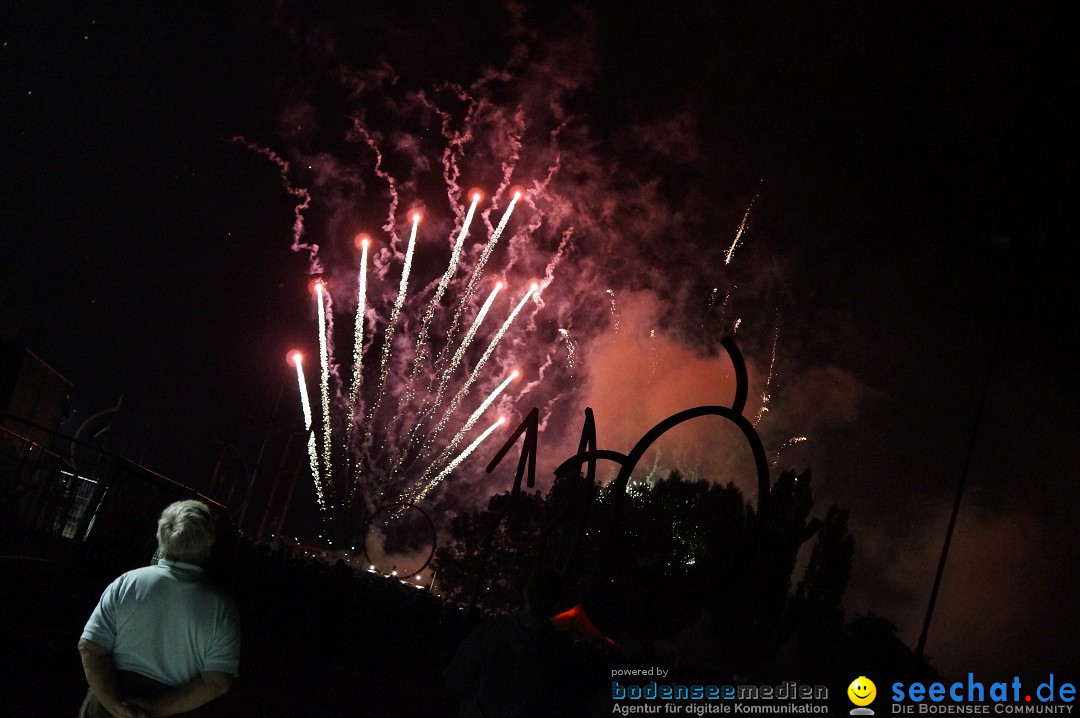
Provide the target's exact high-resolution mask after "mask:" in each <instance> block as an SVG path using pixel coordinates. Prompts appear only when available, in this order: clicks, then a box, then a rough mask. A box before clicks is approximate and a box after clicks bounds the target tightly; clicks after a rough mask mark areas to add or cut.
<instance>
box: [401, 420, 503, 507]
mask: <svg viewBox="0 0 1080 718" xmlns="http://www.w3.org/2000/svg"><path fill="white" fill-rule="evenodd" d="M505 421H506V419H499V420H498V421H496V422H495V423H494V424H492V425H491V426H489V427H488V428H487V429H485V430H484V433H483V434H481V435H480V436H478V437H476V439H475V440H474V441H473V442H472V443H471V444H469V445H468V446H467V447H465V450H464V451H462V452H461V453H460V454H458V455H457V457H456V458H455V459H454V460H453V461H451V462H450V463H449V464H447V465H446V468H445V469H443V470H442V471H440V472H439V475H438V476H436V477H435V478H434V479H432V480H431V481H430V482H429V483H428V485H427V486H425V487H424V488H423V489H421V490H420V492H419V493H418V494H417V495H416V498H415V499H413V503H415V502H418V501H420V500H422V499H423V498H424V497H425V496H427V495H428V492H430V491H431V490H432V489H433V488H435V487H436V486H438V485H439V482H441V481H442V480H443V479H445V478H446V477H447V476H449V475H450V474H451V473H452V472H453V471H454V469H456V468H457V467H458V466H459V465H460V464H461V462H462V461H464V460H465V459H467V458H469V455H470V454H472V452H474V451H476V447H478V446H480V444H482V443H484V440H485V439H487V438H488V437H489V436H491V433H492V432H493V431H495V430H496V429H498V428H499V427H500V426H502V425H503V423H504V422H505Z"/></svg>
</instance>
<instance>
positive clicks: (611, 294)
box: [606, 289, 619, 341]
mask: <svg viewBox="0 0 1080 718" xmlns="http://www.w3.org/2000/svg"><path fill="white" fill-rule="evenodd" d="M606 292H607V295H608V299H609V300H611V316H613V317H614V318H615V335H616V336H618V334H619V310H618V309H617V308H616V307H615V291H614V290H612V289H608V290H606ZM613 341H614V340H613Z"/></svg>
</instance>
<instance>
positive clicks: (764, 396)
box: [735, 309, 780, 426]
mask: <svg viewBox="0 0 1080 718" xmlns="http://www.w3.org/2000/svg"><path fill="white" fill-rule="evenodd" d="M735 326H736V327H738V322H736V324H735ZM779 340H780V310H779V309H777V310H776V328H775V329H774V330H773V339H772V354H771V355H770V357H769V374H768V376H767V377H766V378H765V388H764V389H763V390H762V391H761V408H759V409H758V412H757V416H755V417H754V426H757V425H758V423H759V422H760V421H761V419H762V417H763V416H765V414H767V413H768V411H769V401H770V400H771V399H772V394H770V393H769V392H770V390H771V387H772V380H773V369H774V368H775V366H776V344H777V342H778V341H779Z"/></svg>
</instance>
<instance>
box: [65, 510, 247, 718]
mask: <svg viewBox="0 0 1080 718" xmlns="http://www.w3.org/2000/svg"><path fill="white" fill-rule="evenodd" d="M214 535H215V534H214V524H213V520H212V519H211V517H210V509H209V507H207V505H206V504H204V503H203V502H201V501H178V502H176V503H174V504H171V505H170V506H168V507H167V508H166V509H165V510H164V511H163V512H162V513H161V518H160V519H159V520H158V529H157V540H158V549H159V555H160V560H159V561H158V562H157V564H156V565H152V566H147V567H145V568H138V569H135V570H134V571H128V572H127V573H125V574H123V575H122V576H120V577H119V578H118V579H116V580H115V581H113V582H112V583H111V584H109V586H108V588H106V589H105V592H104V593H103V594H102V595H101V600H100V601H99V602H98V605H97V607H96V608H95V609H94V612H93V613H92V614H91V615H90V620H89V621H87V623H86V628H84V629H83V633H82V638H80V639H79V653H80V654H81V656H82V663H83V671H84V672H85V673H86V680H87V682H88V683H89V684H90V691H89V692H88V693H87V695H86V700H85V701H83V705H82V709H81V710H80V712H79V715H80V718H97V717H99V716H101V717H104V716H107V715H110V714H111V715H114V716H121V717H122V718H142V717H144V716H153V717H156V716H170V715H179V714H182V713H186V712H188V711H192V710H195V709H196V708H198V707H199V706H201V705H204V704H205V703H208V702H210V701H212V700H214V699H215V698H217V697H219V696H221V695H223V694H225V693H226V692H227V691H228V690H229V688H231V687H232V683H233V679H234V678H235V676H236V671H237V667H238V665H239V662H240V625H239V621H238V619H237V613H236V606H235V605H234V604H233V601H232V599H231V598H229V597H228V596H226V595H225V594H224V593H222V592H221V591H220V590H218V589H217V588H215V587H214V586H212V585H211V584H210V583H209V582H208V581H207V580H206V575H205V571H204V569H203V565H204V564H205V563H206V561H207V558H208V557H209V555H210V548H211V546H212V545H213V543H214Z"/></svg>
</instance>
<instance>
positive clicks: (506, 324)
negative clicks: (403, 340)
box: [429, 284, 539, 443]
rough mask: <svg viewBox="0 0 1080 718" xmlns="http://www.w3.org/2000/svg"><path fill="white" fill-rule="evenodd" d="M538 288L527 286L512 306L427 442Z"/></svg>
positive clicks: (449, 413) (439, 429)
mask: <svg viewBox="0 0 1080 718" xmlns="http://www.w3.org/2000/svg"><path fill="white" fill-rule="evenodd" d="M538 289H539V287H538V286H537V285H535V284H534V285H532V286H531V287H529V291H527V292H526V293H525V296H524V297H522V298H521V301H520V302H518V303H517V306H516V307H514V311H512V312H510V316H508V317H507V318H506V321H505V322H503V325H502V326H501V327H499V331H498V332H496V333H495V336H493V337H492V338H491V342H490V343H489V344H488V347H487V349H485V350H484V354H483V356H481V357H480V361H478V362H477V363H476V366H475V367H474V368H473V370H472V374H470V375H469V378H468V379H467V380H466V381H465V384H464V385H462V387H461V388H460V389H458V391H457V394H455V395H454V398H453V399H451V400H450V406H449V407H447V409H446V413H445V414H443V418H442V419H441V420H440V421H439V423H438V424H437V425H436V426H435V430H434V431H432V432H431V435H430V437H429V443H430V441H431V440H433V439H434V438H435V437H436V436H438V434H439V433H440V432H441V431H442V430H443V428H444V427H445V426H446V424H447V422H448V421H450V417H451V416H452V415H453V413H454V411H456V410H457V408H458V405H459V404H461V400H462V399H464V398H465V396H466V395H468V393H469V388H470V387H471V386H472V385H473V382H475V381H476V378H477V377H478V376H479V375H480V371H481V370H482V369H483V368H484V364H486V363H487V360H488V357H490V356H491V354H492V352H494V351H495V347H497V346H498V345H499V340H501V339H502V338H503V335H504V334H506V332H507V330H508V329H510V325H511V324H513V323H514V319H515V318H517V315H518V314H519V313H520V312H521V310H522V309H523V308H524V307H525V303H526V302H527V301H529V299H530V298H531V297H532V296H533V294H535V293H536V291H537V290H538Z"/></svg>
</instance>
